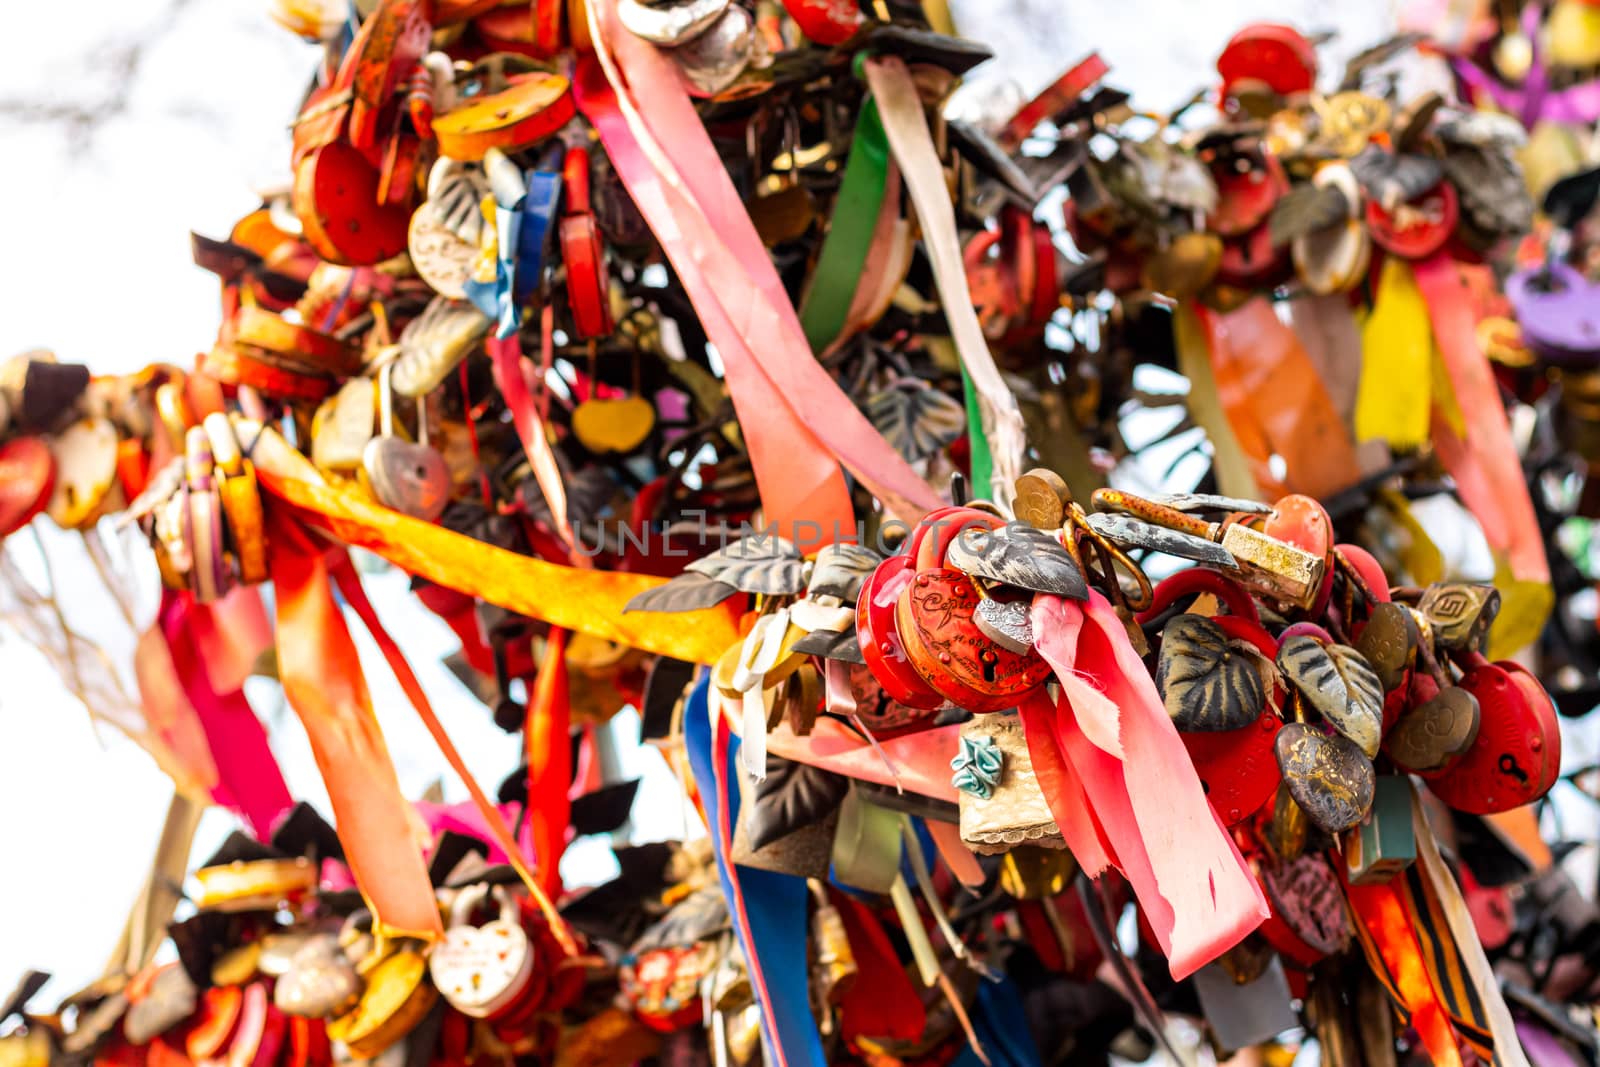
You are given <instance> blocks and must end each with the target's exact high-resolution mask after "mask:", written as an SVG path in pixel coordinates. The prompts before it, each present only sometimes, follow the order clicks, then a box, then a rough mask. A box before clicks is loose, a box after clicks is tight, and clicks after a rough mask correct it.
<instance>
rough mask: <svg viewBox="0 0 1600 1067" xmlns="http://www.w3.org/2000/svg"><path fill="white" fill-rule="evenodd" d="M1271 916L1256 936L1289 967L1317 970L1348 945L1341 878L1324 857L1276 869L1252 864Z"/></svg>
mask: <svg viewBox="0 0 1600 1067" xmlns="http://www.w3.org/2000/svg"><path fill="white" fill-rule="evenodd" d="M1251 862H1252V866H1254V867H1255V869H1256V878H1257V879H1258V880H1259V881H1260V882H1261V888H1262V890H1263V891H1264V892H1265V894H1266V897H1267V903H1268V905H1269V906H1270V907H1271V909H1272V913H1271V914H1270V915H1268V916H1267V919H1266V921H1265V922H1263V923H1262V924H1261V925H1260V926H1259V927H1257V931H1258V932H1259V933H1260V934H1261V936H1262V937H1263V938H1265V939H1266V941H1267V943H1268V944H1269V945H1271V946H1272V947H1273V948H1275V949H1277V950H1278V954H1279V955H1280V956H1282V957H1283V959H1284V962H1285V963H1290V964H1296V965H1298V966H1301V967H1314V966H1315V965H1316V964H1318V963H1320V962H1321V961H1322V960H1324V959H1326V958H1327V957H1329V956H1331V955H1333V954H1334V953H1336V952H1341V951H1343V950H1344V947H1345V946H1346V945H1347V944H1348V943H1349V940H1350V920H1349V917H1348V913H1347V912H1346V910H1345V905H1344V894H1343V893H1342V892H1341V891H1340V889H1339V877H1338V875H1337V874H1335V873H1334V870H1333V867H1332V865H1330V864H1329V863H1328V860H1327V859H1326V858H1325V857H1324V856H1323V855H1322V854H1321V853H1316V852H1308V853H1306V854H1305V855H1303V856H1301V857H1300V858H1299V859H1296V860H1293V861H1291V862H1289V863H1282V864H1278V865H1276V866H1274V865H1271V864H1270V862H1269V861H1267V860H1266V859H1265V858H1263V857H1260V856H1258V857H1256V858H1254V859H1252V861H1251Z"/></svg>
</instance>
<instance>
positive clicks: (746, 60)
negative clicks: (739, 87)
mask: <svg viewBox="0 0 1600 1067" xmlns="http://www.w3.org/2000/svg"><path fill="white" fill-rule="evenodd" d="M757 41H758V37H757V35H756V27H755V19H754V18H753V17H751V15H750V12H748V11H746V10H745V9H744V8H743V7H742V6H740V5H738V4H729V5H728V6H727V7H726V8H725V9H723V12H722V14H720V15H718V16H717V18H716V20H715V21H714V22H712V23H711V25H710V26H709V27H707V28H706V29H705V30H704V32H702V33H700V34H699V35H698V36H696V37H695V38H694V40H692V41H688V42H686V43H685V44H682V45H680V46H678V47H677V48H674V49H672V51H670V52H668V53H667V55H669V56H670V57H671V58H672V60H673V61H674V62H675V63H677V65H678V69H679V70H680V71H682V72H683V78H684V83H685V88H686V89H688V91H689V95H690V96H697V97H701V98H703V99H704V98H715V97H716V96H717V95H718V94H720V93H722V92H724V91H726V90H728V89H730V88H731V87H732V86H733V84H734V83H735V82H737V81H738V80H739V76H740V75H741V74H743V73H744V71H745V68H746V67H748V66H749V65H750V60H751V58H752V57H753V56H754V55H755V50H756V47H757Z"/></svg>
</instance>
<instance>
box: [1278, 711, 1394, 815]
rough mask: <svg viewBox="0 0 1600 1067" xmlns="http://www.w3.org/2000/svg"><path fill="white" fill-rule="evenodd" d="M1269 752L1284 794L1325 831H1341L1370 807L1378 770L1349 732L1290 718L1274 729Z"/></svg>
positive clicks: (1375, 787)
mask: <svg viewBox="0 0 1600 1067" xmlns="http://www.w3.org/2000/svg"><path fill="white" fill-rule="evenodd" d="M1273 754H1274V755H1275V756H1276V757H1277V759H1278V769H1279V770H1280V771H1282V772H1283V782H1284V785H1285V787H1287V788H1288V790H1289V795H1290V796H1292V797H1293V798H1294V800H1295V803H1296V804H1299V805H1300V807H1301V809H1302V810H1304V811H1305V813H1306V818H1308V819H1310V820H1311V821H1312V822H1313V823H1314V824H1315V825H1316V826H1317V827H1318V828H1319V829H1321V830H1323V831H1324V832H1326V833H1330V834H1338V833H1343V832H1344V831H1346V830H1348V829H1350V828H1351V827H1353V826H1355V825H1356V824H1357V823H1359V822H1360V821H1361V820H1362V819H1363V818H1364V817H1365V816H1366V814H1367V812H1368V811H1369V810H1371V808H1372V797H1373V793H1374V792H1375V791H1376V789H1377V772H1376V770H1375V769H1374V768H1373V766H1372V761H1371V760H1370V759H1368V758H1367V757H1366V755H1365V754H1364V753H1363V752H1362V751H1361V749H1359V748H1358V747H1356V744H1355V742H1353V741H1351V740H1350V739H1349V738H1348V737H1341V736H1340V735H1338V734H1324V733H1322V732H1320V731H1318V730H1316V729H1314V728H1313V727H1310V726H1307V725H1306V724H1305V723H1299V722H1291V723H1289V724H1287V725H1286V726H1284V728H1283V729H1282V730H1280V731H1278V737H1277V739H1276V740H1275V741H1274V742H1273Z"/></svg>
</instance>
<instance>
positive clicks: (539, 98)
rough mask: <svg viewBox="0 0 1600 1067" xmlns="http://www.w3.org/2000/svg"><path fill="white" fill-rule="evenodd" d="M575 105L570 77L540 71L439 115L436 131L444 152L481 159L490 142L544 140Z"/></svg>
mask: <svg viewBox="0 0 1600 1067" xmlns="http://www.w3.org/2000/svg"><path fill="white" fill-rule="evenodd" d="M539 6H540V7H541V8H546V7H552V6H553V5H548V4H541V5H539ZM523 17H524V19H525V18H526V12H523ZM576 110H577V105H576V103H575V102H574V101H573V97H572V85H571V83H570V82H569V81H568V80H567V79H566V78H564V77H562V76H561V75H559V74H544V73H537V72H536V73H532V74H524V75H518V76H516V77H513V78H511V79H510V85H509V86H508V87H507V88H505V89H503V90H500V91H499V92H491V93H484V94H482V95H480V96H475V97H471V98H469V99H467V100H465V101H464V102H463V103H462V104H461V106H460V107H457V108H455V109H454V110H452V111H449V112H446V113H445V114H443V115H437V116H435V117H434V120H433V132H434V136H435V137H436V138H437V140H438V143H439V152H440V154H441V155H444V156H447V157H449V158H450V159H457V160H461V161H463V162H468V163H476V162H478V161H479V160H481V159H483V157H484V153H486V152H487V151H488V150H489V149H491V148H498V149H500V150H502V151H505V152H511V151H515V150H517V149H519V148H524V147H527V146H529V145H533V144H536V143H538V142H539V141H542V140H544V139H545V138H546V137H549V136H550V135H551V134H553V133H555V132H556V131H557V130H559V129H561V127H563V126H565V125H566V124H567V122H568V121H569V120H570V119H571V118H572V116H573V115H574V114H575V113H576Z"/></svg>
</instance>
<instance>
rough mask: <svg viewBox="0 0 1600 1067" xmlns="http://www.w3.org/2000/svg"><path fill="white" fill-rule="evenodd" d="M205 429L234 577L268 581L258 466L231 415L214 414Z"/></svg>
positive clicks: (244, 581) (249, 580) (204, 424)
mask: <svg viewBox="0 0 1600 1067" xmlns="http://www.w3.org/2000/svg"><path fill="white" fill-rule="evenodd" d="M202 425H203V426H204V428H205V432H206V437H207V439H208V440H209V441H210V442H211V455H212V458H213V460H214V461H215V472H214V475H213V476H214V477H215V479H216V481H217V492H218V495H220V496H221V498H222V517H223V520H224V527H225V532H226V535H227V544H228V547H229V548H230V549H231V553H232V560H233V564H234V574H233V576H234V577H237V578H238V580H239V581H241V582H243V583H245V584H246V585H254V584H256V583H258V582H264V581H266V580H267V539H266V520H265V517H264V515H263V512H262V508H261V490H260V487H259V486H258V485H257V483H256V468H255V464H254V463H252V462H251V461H250V460H248V459H246V458H245V456H244V451H243V449H241V448H240V447H239V438H238V435H237V434H236V433H235V432H234V429H233V423H232V421H231V420H230V419H229V418H228V416H227V415H225V414H223V413H222V412H220V411H214V412H212V413H211V414H210V415H207V416H206V417H205V421H204V423H202Z"/></svg>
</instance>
